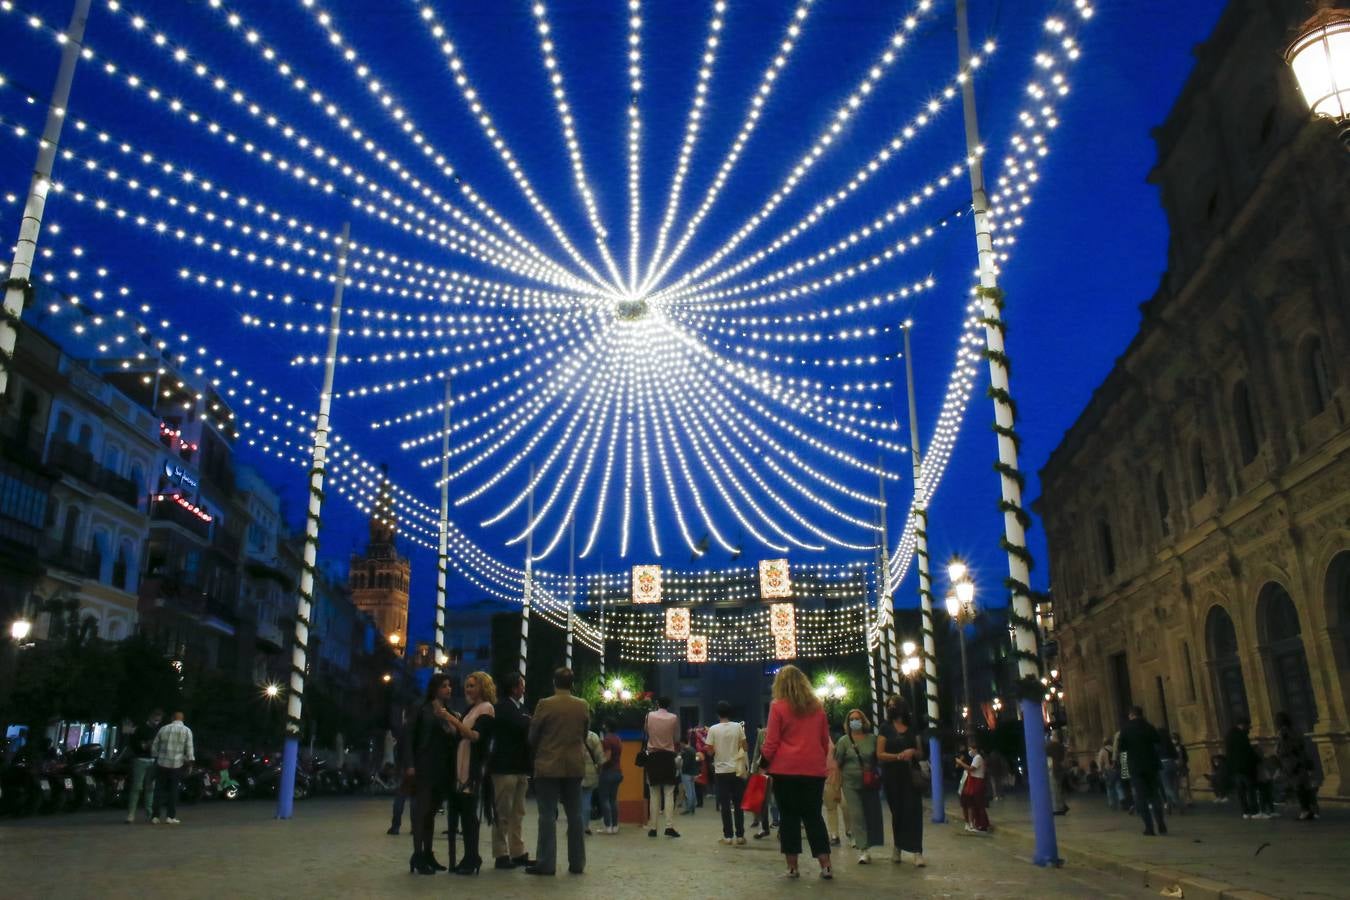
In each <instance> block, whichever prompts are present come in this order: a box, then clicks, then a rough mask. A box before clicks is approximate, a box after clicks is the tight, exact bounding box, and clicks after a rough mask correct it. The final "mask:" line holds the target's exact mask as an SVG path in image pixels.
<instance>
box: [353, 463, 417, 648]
mask: <svg viewBox="0 0 1350 900" xmlns="http://www.w3.org/2000/svg"><path fill="white" fill-rule="evenodd" d="M380 468H381V471H385V472H386V477H385V479H384V480H383V481H382V482H381V484H380V489H379V491H378V493H377V494H376V498H375V508H374V510H373V511H372V512H371V516H370V542H369V544H367V545H366V552H365V555H360V554H355V553H354V554H352V562H351V569H350V571H349V572H348V579H347V580H348V583H349V585H350V586H351V590H352V602H353V603H355V604H356V606H357V608H358V609H360V610H362V611H363V612H368V613H370V614H371V616H372V617H373V618H374V620H375V625H376V627H378V628H379V629H380V633H381V634H383V635H384V636H385V638H387V639H388V640H389V642H390V643H391V644H394V645H395V646H396V647H397V648H398V651H399V652H400V653H402V652H403V648H404V647H406V646H407V643H408V580H409V565H408V560H407V559H406V558H405V557H402V556H399V554H398V548H396V547H395V546H394V536H395V535H396V534H397V533H398V519H397V517H396V516H395V513H394V504H393V500H392V498H391V497H390V490H389V480H388V477H387V470H386V469H385V467H384V466H381V467H380Z"/></svg>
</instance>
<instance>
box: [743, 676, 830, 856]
mask: <svg viewBox="0 0 1350 900" xmlns="http://www.w3.org/2000/svg"><path fill="white" fill-rule="evenodd" d="M765 732H766V736H765V738H764V749H763V751H762V752H761V762H760V766H761V768H763V769H766V770H767V771H768V773H769V774H770V775H771V776H772V777H773V795H774V799H775V800H777V801H778V809H779V811H780V812H781V814H782V822H783V825H782V828H780V829H779V832H778V842H779V848H780V849H781V850H782V853H783V855H784V856H785V857H787V872H786V873H785V877H787V878H797V877H799V873H798V871H797V857H798V856H800V855H801V852H802V827H803V826H805V828H806V839H807V842H808V843H809V844H810V846H811V855H812V856H814V857H815V858H816V860H817V861H819V863H820V877H821V878H827V879H828V878H832V877H834V870H833V868H832V867H831V864H830V833H829V832H828V831H827V830H826V829H825V817H824V816H823V815H821V812H820V807H821V801H822V799H823V797H824V793H825V774H826V769H827V764H826V760H827V759H828V758H829V755H830V726H829V723H828V721H827V720H826V718H825V709H824V707H823V706H821V703H820V700H819V698H817V697H816V694H815V691H813V690H811V683H810V682H809V681H807V680H806V676H805V675H804V674H802V670H801V669H798V668H797V667H796V666H783V668H781V669H779V670H778V675H777V677H775V678H774V680H773V702H772V703H770V704H769V724H768V726H767V727H766V728H765Z"/></svg>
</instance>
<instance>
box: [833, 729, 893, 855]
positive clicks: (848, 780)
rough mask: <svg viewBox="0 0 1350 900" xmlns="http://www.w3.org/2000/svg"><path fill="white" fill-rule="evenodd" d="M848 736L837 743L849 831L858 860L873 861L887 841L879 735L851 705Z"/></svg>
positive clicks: (835, 748) (836, 755)
mask: <svg viewBox="0 0 1350 900" xmlns="http://www.w3.org/2000/svg"><path fill="white" fill-rule="evenodd" d="M844 728H845V730H844V736H843V737H841V738H840V739H839V742H838V743H836V744H835V745H834V759H835V762H837V763H838V764H839V774H840V781H841V782H842V784H843V788H844V792H845V795H846V796H847V798H848V801H847V805H848V813H847V816H848V823H849V831H851V832H852V833H853V846H854V847H856V848H858V862H859V863H861V864H864V865H866V864H867V863H870V862H871V861H872V848H873V847H884V846H885V845H886V830H885V826H884V825H883V824H882V818H881V774H880V773H879V772H878V771H877V736H876V735H875V734H873V733H872V723H871V722H869V721H868V719H867V715H866V714H865V713H864V712H863V711H862V710H861V709H850V710H849V711H848V716H847V718H845V719H844Z"/></svg>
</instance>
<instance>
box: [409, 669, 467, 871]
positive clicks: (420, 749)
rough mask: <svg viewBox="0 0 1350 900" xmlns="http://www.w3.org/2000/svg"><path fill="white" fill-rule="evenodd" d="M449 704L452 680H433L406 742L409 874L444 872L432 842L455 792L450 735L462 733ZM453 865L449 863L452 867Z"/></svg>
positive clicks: (413, 720) (445, 677) (452, 741)
mask: <svg viewBox="0 0 1350 900" xmlns="http://www.w3.org/2000/svg"><path fill="white" fill-rule="evenodd" d="M449 702H450V676H448V675H441V674H437V675H432V676H431V680H430V681H428V682H427V691H426V694H425V696H424V697H423V699H422V702H421V703H420V704H419V705H418V706H417V709H416V710H415V711H414V713H413V716H412V720H411V721H410V722H409V723H408V725H407V734H406V735H405V739H404V740H403V742H402V748H401V749H402V751H403V760H402V763H401V765H402V766H403V778H404V784H403V787H402V788H401V790H403V791H404V792H405V793H407V794H408V795H410V796H411V797H412V839H413V852H412V856H411V857H409V859H408V871H409V872H416V873H417V874H419V875H435V874H436V872H438V871H444V870H445V869H446V866H443V865H441V864H440V862H439V861H438V860H437V859H436V854H435V853H434V852H433V851H432V841H433V839H434V838H435V831H436V812H437V810H439V809H440V808H441V806H443V805H444V803H445V800H446V796H447V794H449V792H450V787H451V784H450V779H451V773H450V763H451V754H452V752H453V751H454V749H455V744H456V741H455V740H454V739H453V738H452V737H451V735H453V734H457V733H458V730H457V728H456V726H455V725H454V721H455V715H454V714H453V713H451V712H450V710H449V709H448V708H447V707H446V704H447V703H449ZM451 846H452V847H453V846H454V845H453V844H452V845H451ZM454 862H455V861H454V859H451V860H450V864H451V865H454Z"/></svg>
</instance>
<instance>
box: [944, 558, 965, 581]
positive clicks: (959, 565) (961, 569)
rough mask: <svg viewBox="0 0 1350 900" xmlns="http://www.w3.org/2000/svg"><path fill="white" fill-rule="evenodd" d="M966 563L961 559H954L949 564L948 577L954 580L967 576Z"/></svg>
mask: <svg viewBox="0 0 1350 900" xmlns="http://www.w3.org/2000/svg"><path fill="white" fill-rule="evenodd" d="M966 571H967V570H966V564H965V563H963V562H962V561H961V560H959V559H953V560H952V561H951V562H949V563H948V564H947V577H948V578H949V579H951V580H952V581H960V580H961V579H963V578H965V577H966Z"/></svg>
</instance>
